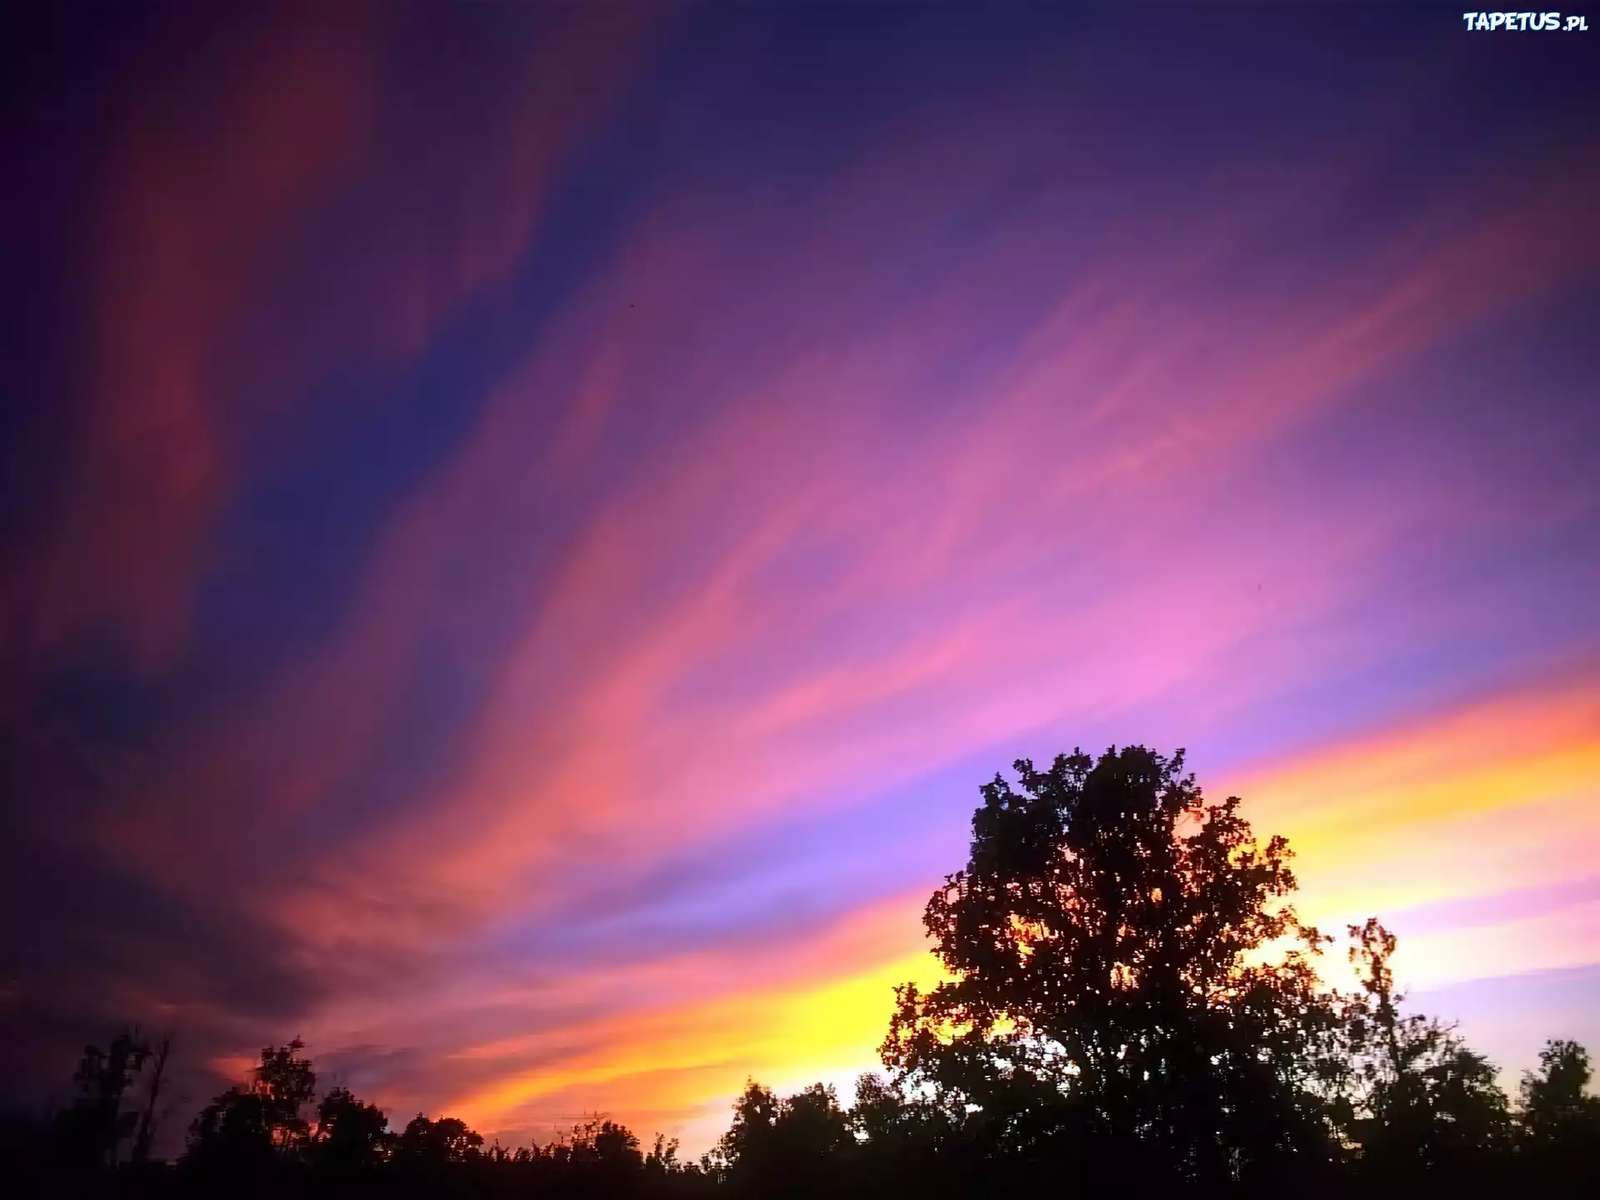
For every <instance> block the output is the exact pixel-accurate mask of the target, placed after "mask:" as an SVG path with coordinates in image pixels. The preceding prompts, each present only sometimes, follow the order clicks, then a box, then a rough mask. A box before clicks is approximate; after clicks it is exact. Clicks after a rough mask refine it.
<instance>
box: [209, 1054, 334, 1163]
mask: <svg viewBox="0 0 1600 1200" xmlns="http://www.w3.org/2000/svg"><path fill="white" fill-rule="evenodd" d="M304 1049H305V1043H303V1042H302V1041H300V1039H299V1038H296V1039H295V1040H294V1041H292V1042H290V1043H288V1044H287V1045H284V1046H268V1047H265V1048H264V1049H263V1050H262V1051H261V1063H260V1065H259V1066H257V1067H255V1068H254V1069H253V1070H252V1071H251V1073H250V1081H249V1082H248V1083H247V1084H244V1085H241V1086H238V1087H232V1088H229V1089H228V1090H227V1091H225V1092H223V1093H222V1094H221V1095H220V1096H218V1097H217V1098H216V1099H215V1100H213V1101H212V1102H211V1103H210V1104H208V1105H206V1107H205V1108H203V1109H202V1110H201V1111H200V1115H199V1116H198V1117H196V1118H195V1120H194V1123H193V1124H192V1125H191V1126H190V1128H189V1149H188V1153H187V1155H186V1156H185V1157H186V1159H187V1161H188V1162H189V1163H190V1164H191V1165H192V1166H195V1167H201V1168H205V1169H210V1170H239V1171H259V1170H264V1169H266V1167H267V1166H268V1165H269V1164H271V1163H272V1162H273V1161H274V1160H294V1159H297V1158H299V1157H300V1156H301V1154H302V1153H303V1151H304V1150H305V1148H306V1144H307V1141H308V1139H309V1133H310V1125H309V1123H308V1122H307V1120H306V1118H305V1116H304V1109H305V1108H306V1106H307V1105H308V1104H310V1102H311V1098H312V1096H313V1095H314V1094H315V1092H316V1087H317V1077H316V1074H315V1073H314V1072H313V1071H312V1069H311V1063H310V1061H309V1060H308V1059H305V1058H301V1057H299V1055H300V1051H302V1050H304Z"/></svg>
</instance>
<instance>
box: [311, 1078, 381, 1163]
mask: <svg viewBox="0 0 1600 1200" xmlns="http://www.w3.org/2000/svg"><path fill="white" fill-rule="evenodd" d="M394 1141H395V1138H394V1135H393V1134H391V1133H390V1132H389V1118H388V1117H386V1116H384V1115H383V1110H382V1109H380V1108H378V1107H377V1105H374V1104H363V1103H362V1102H361V1101H360V1100H358V1099H356V1097H355V1096H353V1095H352V1094H351V1093H350V1090H349V1089H348V1088H342V1087H340V1088H334V1089H332V1090H331V1091H329V1092H328V1093H327V1095H325V1096H323V1098H322V1101H321V1103H320V1104H318V1105H317V1129H316V1135H315V1137H314V1139H313V1140H312V1143H311V1150H312V1159H313V1161H314V1162H315V1163H316V1165H317V1167H318V1168H319V1169H321V1170H323V1171H326V1172H330V1173H333V1174H341V1175H349V1174H356V1173H360V1172H365V1171H371V1170H373V1169H374V1168H376V1167H378V1166H379V1165H381V1164H382V1163H383V1162H384V1161H385V1160H386V1159H387V1158H388V1157H389V1154H390V1152H391V1150H392V1149H393V1146H394Z"/></svg>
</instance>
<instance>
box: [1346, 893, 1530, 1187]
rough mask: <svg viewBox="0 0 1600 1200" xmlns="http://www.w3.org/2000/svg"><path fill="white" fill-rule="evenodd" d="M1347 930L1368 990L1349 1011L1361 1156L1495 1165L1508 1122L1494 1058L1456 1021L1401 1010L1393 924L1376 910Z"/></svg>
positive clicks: (1377, 1164)
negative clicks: (1470, 1044)
mask: <svg viewBox="0 0 1600 1200" xmlns="http://www.w3.org/2000/svg"><path fill="white" fill-rule="evenodd" d="M1350 935H1351V938H1352V939H1353V945H1352V946H1351V949H1350V958H1351V961H1352V962H1353V963H1354V964H1355V966H1356V968H1357V971H1358V975H1359V977H1360V980H1361V987H1362V991H1363V995H1362V996H1361V997H1360V998H1359V999H1358V1000H1357V1002H1356V1003H1355V1004H1354V1005H1352V1007H1351V1008H1350V1010H1349V1011H1348V1013H1347V1017H1346V1028H1347V1030H1348V1031H1349V1037H1350V1039H1351V1051H1352V1056H1353V1059H1354V1062H1355V1071H1354V1076H1355V1079H1356V1081H1357V1085H1358V1089H1359V1092H1358V1097H1357V1103H1356V1105H1355V1106H1354V1107H1353V1109H1352V1115H1353V1117H1354V1120H1353V1122H1352V1124H1351V1127H1350V1135H1351V1137H1352V1139H1353V1140H1354V1141H1355V1142H1356V1143H1357V1144H1358V1145H1359V1146H1360V1147H1361V1150H1362V1153H1363V1158H1364V1165H1365V1166H1366V1167H1367V1168H1368V1169H1369V1173H1379V1174H1384V1175H1388V1176H1394V1175H1402V1176H1403V1175H1406V1174H1412V1173H1421V1172H1430V1171H1438V1170H1440V1169H1443V1168H1446V1167H1448V1168H1450V1169H1451V1170H1460V1171H1483V1170H1485V1169H1489V1168H1491V1167H1493V1166H1494V1165H1495V1159H1496V1156H1498V1155H1501V1154H1503V1153H1504V1152H1505V1150H1506V1149H1507V1148H1508V1145H1509V1135H1510V1131H1511V1125H1510V1114H1509V1110H1508V1106H1507V1101H1506V1096H1505V1093H1504V1092H1503V1091H1502V1090H1501V1089H1500V1086H1499V1084H1498V1083H1497V1082H1496V1078H1495V1075H1496V1072H1495V1069H1494V1066H1493V1064H1491V1063H1490V1062H1489V1061H1488V1060H1487V1059H1485V1058H1484V1057H1483V1056H1482V1055H1480V1054H1477V1053H1475V1052H1473V1051H1472V1050H1470V1049H1468V1048H1467V1046H1466V1045H1465V1043H1463V1042H1462V1040H1461V1038H1460V1037H1458V1036H1457V1035H1456V1033H1455V1030H1454V1028H1453V1027H1452V1026H1449V1025H1446V1024H1444V1023H1441V1022H1440V1021H1438V1020H1436V1019H1434V1018H1432V1017H1427V1016H1422V1015H1416V1014H1413V1015H1402V1014H1401V1012H1400V1003H1401V1002H1402V1001H1403V999H1404V997H1403V996H1401V995H1400V994H1398V993H1397V992H1396V991H1395V985H1394V974H1393V971H1392V969H1391V967H1390V965H1389V964H1390V959H1391V958H1392V956H1393V954H1394V950H1395V938H1394V935H1393V934H1391V933H1390V932H1389V931H1388V930H1387V929H1385V928H1384V927H1383V926H1382V925H1381V924H1379V923H1378V921H1377V920H1376V919H1369V920H1368V921H1367V922H1366V923H1365V924H1364V925H1352V926H1351V927H1350Z"/></svg>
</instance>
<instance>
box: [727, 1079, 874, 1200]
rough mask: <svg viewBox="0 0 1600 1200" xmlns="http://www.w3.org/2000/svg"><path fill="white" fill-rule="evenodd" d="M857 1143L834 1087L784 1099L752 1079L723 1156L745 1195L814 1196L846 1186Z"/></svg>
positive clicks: (738, 1103)
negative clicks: (849, 1160) (847, 1165)
mask: <svg viewBox="0 0 1600 1200" xmlns="http://www.w3.org/2000/svg"><path fill="white" fill-rule="evenodd" d="M854 1145H855V1139H854V1138H853V1137H852V1135H851V1133H850V1120H849V1117H848V1115H847V1114H846V1113H845V1112H844V1110H843V1109H842V1108H840V1107H839V1099H838V1096H837V1095H836V1094H835V1093H834V1090H833V1089H832V1088H831V1087H827V1086H824V1085H823V1084H820V1083H818V1084H813V1085H812V1086H811V1087H809V1088H806V1089H805V1090H804V1091H801V1092H797V1093H796V1094H795V1095H793V1096H789V1097H787V1098H784V1099H779V1098H778V1096H777V1095H775V1094H774V1093H773V1092H772V1091H770V1090H769V1089H767V1088H764V1087H762V1086H761V1085H760V1084H758V1083H755V1082H753V1081H752V1082H751V1083H749V1084H747V1085H746V1087H745V1090H744V1092H743V1094H741V1095H740V1097H739V1099H738V1100H737V1101H736V1102H735V1103H734V1107H733V1124H732V1126H731V1127H730V1128H729V1130H728V1132H727V1133H726V1134H724V1135H723V1137H722V1140H721V1141H720V1142H719V1143H718V1147H717V1150H718V1156H717V1157H718V1159H719V1162H720V1166H721V1169H722V1171H723V1172H724V1174H725V1177H726V1179H727V1180H728V1182H729V1183H730V1184H731V1185H732V1186H733V1188H734V1190H735V1191H737V1192H739V1193H740V1194H745V1195H760V1196H811V1195H816V1194H819V1193H820V1192H823V1191H825V1190H827V1189H829V1188H832V1189H837V1188H838V1187H839V1186H840V1184H841V1182H842V1180H843V1177H844V1160H845V1156H846V1155H847V1154H848V1153H849V1151H850V1150H851V1149H853V1148H854Z"/></svg>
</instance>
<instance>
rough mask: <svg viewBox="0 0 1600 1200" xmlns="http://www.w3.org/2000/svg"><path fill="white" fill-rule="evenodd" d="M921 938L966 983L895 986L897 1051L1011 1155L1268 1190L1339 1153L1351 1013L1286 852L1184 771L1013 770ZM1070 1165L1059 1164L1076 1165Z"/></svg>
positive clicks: (1105, 758)
mask: <svg viewBox="0 0 1600 1200" xmlns="http://www.w3.org/2000/svg"><path fill="white" fill-rule="evenodd" d="M1015 766H1016V771H1017V774H1018V786H1017V787H1013V786H1012V785H1011V784H1010V783H1009V782H1007V781H1006V780H1005V779H1004V778H1002V777H1000V776H996V777H995V779H994V780H993V782H991V783H989V784H987V785H985V787H984V788H983V804H982V806H981V807H980V808H979V809H978V810H977V812H976V813H975V814H974V816H973V820H972V846H971V854H970V858H969V861H968V864H967V867H966V869H965V870H962V871H959V872H957V873H956V874H954V875H951V876H949V877H948V878H947V880H946V882H945V886H944V887H942V888H940V889H939V890H938V891H936V892H935V893H934V894H933V897H932V898H931V899H930V900H929V902H928V905H927V910H926V913H925V924H926V927H927V930H928V933H929V935H930V936H931V937H932V939H933V941H934V945H935V950H936V953H937V954H938V956H939V958H940V959H941V960H942V961H943V963H944V966H945V967H946V968H947V970H948V971H949V973H950V976H951V977H950V978H949V979H948V980H947V981H946V982H944V983H941V984H939V985H938V986H937V987H935V988H934V989H932V990H931V991H928V992H923V991H919V990H918V989H917V988H916V987H915V986H913V985H910V984H908V985H906V986H904V987H903V988H901V989H899V993H898V1005H897V1010H896V1012H895V1015H894V1018H893V1022H892V1024H891V1028H890V1031H889V1036H888V1038H887V1039H886V1041H885V1043H884V1046H883V1055H884V1059H885V1062H886V1063H887V1064H888V1065H889V1066H890V1067H891V1068H893V1069H894V1070H895V1071H896V1072H897V1074H898V1077H899V1079H900V1082H901V1083H902V1085H903V1086H909V1087H913V1088H915V1087H924V1088H926V1089H928V1090H930V1091H931V1092H932V1093H933V1094H935V1095H937V1096H938V1097H939V1098H940V1100H941V1102H942V1104H943V1106H944V1107H945V1109H946V1111H947V1112H948V1113H950V1114H951V1115H952V1117H953V1118H958V1119H962V1120H964V1121H965V1122H966V1123H967V1124H968V1125H969V1126H970V1125H978V1126H980V1127H981V1128H982V1130H983V1135H984V1136H985V1137H987V1138H989V1139H991V1140H992V1141H993V1142H994V1143H995V1144H996V1147H997V1149H998V1151H999V1152H1001V1153H1022V1154H1032V1153H1036V1152H1037V1150H1038V1149H1039V1148H1040V1147H1045V1146H1048V1147H1049V1148H1051V1151H1052V1153H1053V1156H1054V1158H1055V1159H1056V1160H1057V1161H1056V1162H1055V1164H1054V1165H1055V1166H1056V1167H1057V1168H1058V1169H1066V1170H1088V1169H1091V1168H1092V1167H1093V1165H1094V1164H1095V1163H1097V1162H1098V1163H1106V1162H1114V1163H1116V1164H1117V1166H1116V1168H1115V1170H1116V1172H1117V1173H1119V1174H1121V1175H1123V1176H1124V1177H1125V1176H1126V1174H1127V1173H1128V1172H1129V1171H1134V1170H1137V1171H1139V1172H1140V1173H1142V1174H1146V1175H1149V1176H1153V1177H1163V1178H1167V1179H1173V1180H1188V1181H1194V1182H1205V1183H1224V1182H1227V1181H1231V1180H1237V1179H1241V1178H1259V1177H1262V1176H1263V1175H1266V1174H1268V1173H1270V1172H1273V1171H1276V1170H1279V1169H1281V1168H1282V1167H1283V1166H1284V1165H1285V1164H1286V1163H1287V1162H1290V1161H1293V1162H1295V1164H1296V1165H1297V1167H1298V1168H1299V1170H1300V1171H1301V1172H1302V1173H1304V1172H1305V1171H1308V1170H1315V1169H1317V1168H1318V1167H1320V1165H1321V1164H1322V1163H1323V1162H1325V1161H1326V1160H1327V1159H1328V1158H1329V1157H1330V1156H1331V1153H1332V1146H1331V1142H1330V1138H1329V1127H1328V1122H1327V1120H1326V1113H1325V1105H1324V1103H1323V1099H1322V1095H1321V1093H1320V1091H1319V1088H1318V1086H1317V1085H1318V1074H1319V1070H1320V1069H1321V1068H1320V1065H1319V1064H1320V1062H1321V1059H1322V1053H1323V1048H1324V1046H1325V1045H1326V1044H1328V1043H1329V1042H1330V1039H1331V1038H1332V1035H1333V1033H1334V1031H1335V1029H1336V1028H1337V1024H1338V1018H1339V1013H1338V1011H1337V1006H1336V1005H1335V1003H1334V1002H1333V999H1332V997H1331V996H1329V995H1328V994H1327V993H1326V992H1325V991H1324V990H1323V989H1322V988H1321V987H1320V985H1319V983H1318V981H1317V978H1316V975H1315V972H1314V970H1313V959H1314V957H1315V955H1316V954H1317V953H1318V951H1319V946H1320V944H1321V942H1322V941H1323V940H1324V939H1322V938H1321V936H1320V935H1319V934H1318V933H1317V932H1316V930H1314V929H1311V928H1308V927H1307V926H1305V925H1303V924H1302V923H1301V922H1300V920H1299V919H1298V917H1297V916H1296V914H1295V912H1294V909H1293V907H1292V906H1291V905H1290V904H1289V903H1288V900H1287V898H1288V897H1289V895H1290V894H1291V893H1292V892H1293V890H1294V887H1295V880H1294V876H1293V874H1292V872H1291V871H1290V869H1289V866H1288V859H1289V850H1288V847H1287V845H1286V843H1285V842H1284V840H1283V839H1282V838H1278V837H1274V838H1271V839H1270V840H1268V841H1266V842H1265V843H1264V844H1263V843H1259V842H1258V841H1257V840H1256V839H1255V837H1254V836H1253V834H1252V832H1251V829H1250V826H1249V824H1248V823H1247V822H1246V821H1245V820H1244V819H1243V818H1242V817H1241V816H1240V815H1239V811H1238V805H1239V801H1238V799H1237V798H1236V797H1229V798H1228V799H1226V800H1224V801H1222V802H1221V803H1218V804H1208V803H1206V802H1205V799H1204V797H1203V796H1202V794H1201V791H1200V789H1199V788H1198V787H1197V786H1196V785H1195V783H1194V780H1193V778H1192V777H1191V776H1186V775H1185V774H1184V773H1183V754H1182V752H1181V751H1180V752H1178V753H1177V754H1175V755H1173V756H1172V757H1170V758H1168V757H1164V756H1162V755H1160V754H1157V753H1155V752H1153V751H1151V750H1148V749H1145V748H1144V747H1142V746H1133V747H1128V748H1125V749H1122V750H1120V751H1119V750H1111V751H1108V752H1107V753H1105V754H1104V755H1102V756H1101V757H1100V758H1099V760H1098V761H1095V760H1092V759H1091V758H1090V757H1089V756H1088V755H1086V754H1084V753H1082V752H1081V751H1077V752H1074V753H1073V754H1070V755H1062V756H1060V757H1058V758H1057V759H1056V760H1055V761H1054V762H1053V763H1052V764H1051V765H1050V766H1049V767H1048V768H1046V769H1044V770H1039V769H1037V768H1035V766H1034V765H1033V763H1032V762H1030V761H1028V760H1025V759H1024V760H1019V761H1018V762H1017V763H1016V764H1015ZM1063 1155H1065V1158H1063Z"/></svg>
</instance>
